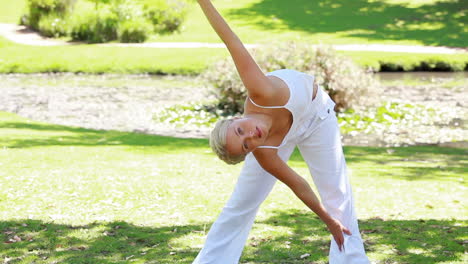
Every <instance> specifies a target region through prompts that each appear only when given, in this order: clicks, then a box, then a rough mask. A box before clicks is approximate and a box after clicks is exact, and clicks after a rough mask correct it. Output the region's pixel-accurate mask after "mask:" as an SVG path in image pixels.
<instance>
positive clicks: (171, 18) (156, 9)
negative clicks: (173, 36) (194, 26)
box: [141, 0, 187, 33]
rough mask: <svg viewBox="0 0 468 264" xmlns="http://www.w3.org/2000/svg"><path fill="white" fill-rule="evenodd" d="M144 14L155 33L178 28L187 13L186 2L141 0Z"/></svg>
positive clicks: (167, 31) (179, 0)
mask: <svg viewBox="0 0 468 264" xmlns="http://www.w3.org/2000/svg"><path fill="white" fill-rule="evenodd" d="M141 2H142V3H143V10H144V11H145V16H146V17H147V18H148V19H149V20H150V21H151V23H153V26H154V31H155V32H156V33H169V32H174V31H176V30H179V29H180V27H181V25H182V22H183V21H184V19H185V15H186V13H187V4H186V3H185V2H183V1H181V0H142V1H141Z"/></svg>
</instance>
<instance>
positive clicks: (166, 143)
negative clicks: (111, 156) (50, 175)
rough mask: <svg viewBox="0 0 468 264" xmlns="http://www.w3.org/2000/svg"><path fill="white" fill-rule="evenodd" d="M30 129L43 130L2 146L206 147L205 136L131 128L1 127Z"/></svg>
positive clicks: (5, 125) (13, 124) (10, 124)
mask: <svg viewBox="0 0 468 264" xmlns="http://www.w3.org/2000/svg"><path fill="white" fill-rule="evenodd" d="M2 128H6V129H17V130H25V132H26V133H27V131H28V130H31V131H34V132H41V133H44V134H43V135H39V136H37V135H36V134H31V136H30V137H17V136H16V135H15V136H12V138H7V139H4V140H2V139H0V146H5V147H8V148H29V147H37V146H106V145H112V146H119V145H120V146H121V145H127V146H148V147H149V146H159V147H161V150H163V148H167V149H179V150H180V149H184V148H199V147H207V146H208V140H206V139H183V138H173V137H166V136H156V135H147V134H139V133H131V132H119V131H105V130H92V129H84V128H77V127H69V126H61V125H52V124H40V123H21V122H4V123H1V124H0V129H2Z"/></svg>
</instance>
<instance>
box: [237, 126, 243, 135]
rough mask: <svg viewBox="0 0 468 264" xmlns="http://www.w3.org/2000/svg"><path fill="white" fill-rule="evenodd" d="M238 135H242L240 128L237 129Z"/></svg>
mask: <svg viewBox="0 0 468 264" xmlns="http://www.w3.org/2000/svg"><path fill="white" fill-rule="evenodd" d="M237 133H239V135H242V129H241V128H240V127H238V128H237Z"/></svg>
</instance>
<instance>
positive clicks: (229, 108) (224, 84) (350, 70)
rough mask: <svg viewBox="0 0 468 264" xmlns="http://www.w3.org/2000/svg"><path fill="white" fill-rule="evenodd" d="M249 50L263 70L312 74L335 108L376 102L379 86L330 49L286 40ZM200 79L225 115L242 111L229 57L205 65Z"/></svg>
mask: <svg viewBox="0 0 468 264" xmlns="http://www.w3.org/2000/svg"><path fill="white" fill-rule="evenodd" d="M253 53H254V55H255V57H256V61H257V63H258V65H259V66H260V68H262V69H263V70H265V71H266V72H271V71H274V70H279V69H285V68H288V69H294V70H298V71H302V72H306V73H308V74H311V75H314V76H315V77H316V78H317V81H318V83H320V84H322V86H323V87H324V89H325V90H326V91H327V92H328V94H329V95H330V96H331V98H332V99H333V100H334V101H335V103H336V110H338V111H342V110H344V109H348V108H360V107H361V106H368V105H372V104H374V103H376V102H377V101H378V99H377V98H378V96H376V95H377V94H378V93H380V86H379V85H378V82H377V81H376V80H374V78H373V77H372V75H371V74H369V73H366V72H365V71H364V70H363V69H362V68H361V67H359V66H357V65H356V64H354V62H353V61H351V60H350V59H348V58H346V57H344V56H342V55H339V54H337V53H336V52H335V51H334V50H332V49H331V48H325V47H318V48H311V47H310V46H309V45H305V44H300V43H294V42H289V43H286V44H283V45H269V47H261V48H260V49H258V50H254V52H253ZM201 78H203V79H205V81H206V82H208V83H210V84H211V85H212V86H214V88H215V90H216V93H217V94H216V95H217V97H218V99H219V104H218V107H219V108H220V109H222V110H223V111H225V113H226V114H229V115H231V114H233V113H239V112H243V105H244V101H245V98H246V96H247V94H246V90H245V87H244V85H243V84H242V82H241V80H240V78H239V76H238V74H237V71H236V69H235V67H234V64H233V63H232V61H231V59H230V58H229V59H226V60H223V61H220V62H217V63H216V64H214V65H213V66H211V67H209V68H208V69H207V71H205V72H204V73H203V74H202V75H201Z"/></svg>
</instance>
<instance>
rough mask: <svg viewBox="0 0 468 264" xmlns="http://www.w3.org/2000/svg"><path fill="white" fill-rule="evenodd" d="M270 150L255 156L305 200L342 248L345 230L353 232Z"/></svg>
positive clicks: (264, 166) (349, 233)
mask: <svg viewBox="0 0 468 264" xmlns="http://www.w3.org/2000/svg"><path fill="white" fill-rule="evenodd" d="M272 152H274V151H273V150H270V151H268V150H267V151H263V152H260V151H257V152H255V153H254V155H255V158H256V159H257V161H258V162H259V163H260V165H261V166H262V168H263V169H265V170H266V171H267V172H269V173H270V174H272V175H274V176H275V177H276V178H277V179H278V180H280V181H282V182H283V183H284V184H286V185H287V186H288V187H289V188H290V189H291V190H292V191H293V192H294V194H296V196H297V197H298V198H299V199H301V200H302V202H304V204H306V205H307V207H309V208H310V209H311V210H312V211H313V212H314V213H316V214H317V216H318V217H319V218H320V219H321V220H322V221H323V222H324V223H325V224H326V225H327V227H328V229H329V230H330V233H331V234H332V235H333V238H334V239H335V241H336V243H337V244H338V248H339V249H340V250H341V248H342V246H343V244H344V236H343V232H344V233H346V234H348V235H351V232H350V231H349V230H348V229H347V228H346V227H344V226H343V225H342V224H341V223H340V222H339V221H338V220H336V219H335V218H333V217H332V216H330V215H329V214H328V212H327V211H326V210H325V208H324V207H323V205H322V204H321V203H320V201H319V199H318V198H317V196H316V195H315V193H314V191H313V190H312V188H311V187H310V185H309V183H307V181H306V180H305V179H304V178H302V177H301V176H299V175H298V174H297V173H296V172H295V171H294V170H293V169H291V168H290V167H289V166H288V165H287V164H286V163H285V162H284V161H283V160H281V159H280V157H279V156H278V155H277V154H274V153H272Z"/></svg>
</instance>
